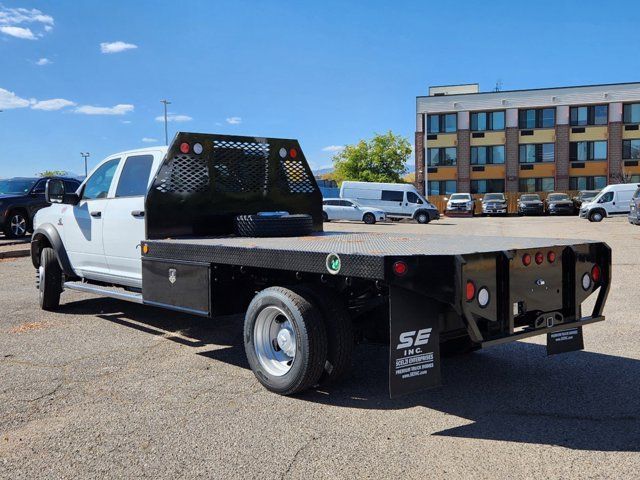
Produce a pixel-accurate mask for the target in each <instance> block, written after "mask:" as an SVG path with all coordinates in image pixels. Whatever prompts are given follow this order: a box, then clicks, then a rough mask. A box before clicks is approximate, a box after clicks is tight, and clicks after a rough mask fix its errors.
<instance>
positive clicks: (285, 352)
mask: <svg viewBox="0 0 640 480" xmlns="http://www.w3.org/2000/svg"><path fill="white" fill-rule="evenodd" d="M340 307H341V305H340V304H339V303H338V302H337V301H335V300H334V299H333V298H332V297H331V296H330V295H328V294H327V293H324V292H322V291H319V290H318V291H315V290H314V289H313V288H311V287H308V286H298V287H294V288H293V289H288V288H283V287H270V288H267V289H265V290H263V291H261V292H260V293H258V294H257V295H256V296H255V297H254V299H253V300H252V301H251V303H250V305H249V308H248V309H247V313H246V316H245V324H244V346H245V352H246V354H247V360H248V361H249V365H250V367H251V370H253V373H254V374H255V376H256V378H257V379H258V381H259V382H260V383H261V384H262V385H263V386H264V387H265V388H267V389H268V390H270V391H272V392H275V393H279V394H281V395H293V394H295V393H299V392H302V391H304V390H306V389H308V388H311V387H313V386H314V385H316V384H318V383H319V382H323V383H326V382H328V381H332V380H334V379H337V378H339V377H340V376H342V375H343V374H344V373H345V372H346V370H347V369H348V367H349V365H350V363H351V348H352V346H353V332H352V330H351V325H350V322H349V318H348V315H347V313H346V310H344V309H343V307H342V310H341V309H340ZM342 322H344V323H342ZM337 325H339V326H337ZM345 325H346V326H345Z"/></svg>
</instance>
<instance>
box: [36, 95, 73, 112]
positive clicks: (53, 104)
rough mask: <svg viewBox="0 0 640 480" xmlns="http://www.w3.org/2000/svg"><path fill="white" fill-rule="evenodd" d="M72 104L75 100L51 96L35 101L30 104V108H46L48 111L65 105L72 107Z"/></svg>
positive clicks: (59, 108)
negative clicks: (50, 97)
mask: <svg viewBox="0 0 640 480" xmlns="http://www.w3.org/2000/svg"><path fill="white" fill-rule="evenodd" d="M74 105H75V102H72V101H71V100H66V99H64V98H52V99H51V100H42V101H39V102H35V103H33V104H32V105H31V108H33V109H34V110H46V111H48V112H50V111H53V110H61V109H63V108H65V107H72V106H74Z"/></svg>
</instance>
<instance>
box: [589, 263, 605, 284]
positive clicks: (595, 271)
mask: <svg viewBox="0 0 640 480" xmlns="http://www.w3.org/2000/svg"><path fill="white" fill-rule="evenodd" d="M601 276H602V272H601V271H600V267H599V266H598V265H594V266H593V268H592V269H591V279H592V280H593V283H598V282H599V281H600V277H601Z"/></svg>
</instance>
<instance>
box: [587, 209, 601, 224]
mask: <svg viewBox="0 0 640 480" xmlns="http://www.w3.org/2000/svg"><path fill="white" fill-rule="evenodd" d="M603 218H604V215H603V214H602V211H601V210H594V211H592V212H590V213H589V221H590V222H601V221H602V219H603Z"/></svg>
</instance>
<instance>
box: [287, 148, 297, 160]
mask: <svg viewBox="0 0 640 480" xmlns="http://www.w3.org/2000/svg"><path fill="white" fill-rule="evenodd" d="M289 156H290V157H291V158H296V157H297V156H298V151H297V150H296V149H295V148H292V149H291V150H289Z"/></svg>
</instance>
